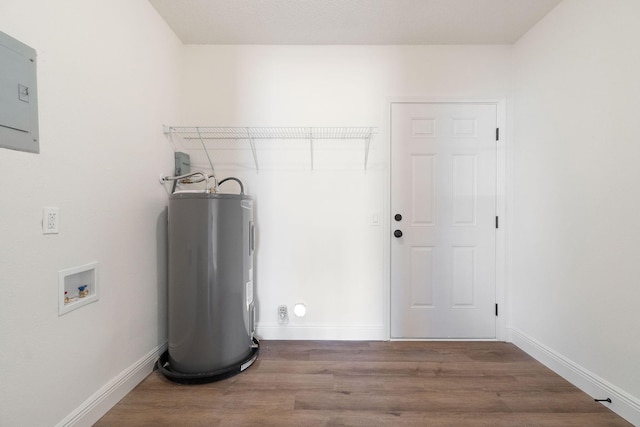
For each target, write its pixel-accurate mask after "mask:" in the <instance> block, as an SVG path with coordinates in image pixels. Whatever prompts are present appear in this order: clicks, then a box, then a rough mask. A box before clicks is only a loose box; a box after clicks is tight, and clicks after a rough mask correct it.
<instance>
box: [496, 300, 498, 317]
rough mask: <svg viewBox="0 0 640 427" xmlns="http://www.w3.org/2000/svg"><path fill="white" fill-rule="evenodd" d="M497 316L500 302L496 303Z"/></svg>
mask: <svg viewBox="0 0 640 427" xmlns="http://www.w3.org/2000/svg"><path fill="white" fill-rule="evenodd" d="M496 316H498V303H496Z"/></svg>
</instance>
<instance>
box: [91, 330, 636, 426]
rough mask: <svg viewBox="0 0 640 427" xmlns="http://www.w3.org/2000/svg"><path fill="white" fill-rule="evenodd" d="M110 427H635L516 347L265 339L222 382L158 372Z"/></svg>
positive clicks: (108, 419) (114, 414)
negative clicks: (177, 379)
mask: <svg viewBox="0 0 640 427" xmlns="http://www.w3.org/2000/svg"><path fill="white" fill-rule="evenodd" d="M95 425H96V426H98V427H105V426H136V427H137V426H403V425H411V426H432V427H442V426H451V427H453V426H456V427H457V426H470V427H478V426H491V427H501V426H545V427H547V426H562V427H572V426H576V427H578V426H579V427H585V426H627V427H628V426H631V424H629V423H627V422H626V421H624V420H623V419H622V418H620V417H619V416H618V415H616V414H615V413H613V412H612V411H610V410H609V409H607V408H606V407H604V406H603V405H601V404H599V403H596V402H594V401H593V399H592V398H590V397H589V396H588V395H586V394H585V393H583V392H581V391H580V390H578V389H577V388H576V387H574V386H572V385H571V384H569V383H568V382H567V381H565V380H564V379H562V378H561V377H559V376H558V375H556V374H554V373H553V372H552V371H550V370H549V369H547V368H546V367H544V366H543V365H541V364H540V363H538V362H537V361H535V360H534V359H532V358H531V357H529V356H528V355H527V354H526V353H524V352H522V351H521V350H520V349H518V348H517V347H515V346H514V345H512V344H508V343H501V342H346V341H263V342H261V345H260V356H259V358H258V361H257V362H256V363H255V364H254V365H253V366H252V367H250V368H249V369H248V370H246V371H244V372H242V373H241V374H239V375H236V376H234V377H231V378H228V379H226V380H223V381H219V382H215V383H210V384H203V385H180V384H175V383H172V382H170V381H168V380H166V379H165V378H164V377H163V376H162V375H161V374H160V373H159V372H157V371H155V372H153V373H152V374H151V375H149V376H148V377H147V378H146V379H145V380H144V381H143V382H142V383H140V384H139V385H138V386H137V387H136V388H135V389H134V390H133V391H132V392H131V393H129V394H128V395H127V396H126V397H125V398H124V399H122V400H121V401H120V402H119V403H118V404H117V405H116V406H115V407H114V408H112V409H111V410H110V411H109V412H108V413H107V414H105V416H104V417H102V418H101V419H100V420H99V421H98V422H97V423H96V424H95Z"/></svg>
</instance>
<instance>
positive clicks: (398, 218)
mask: <svg viewBox="0 0 640 427" xmlns="http://www.w3.org/2000/svg"><path fill="white" fill-rule="evenodd" d="M393 219H395V220H396V221H402V215H400V214H396V215H395V216H394V217H393Z"/></svg>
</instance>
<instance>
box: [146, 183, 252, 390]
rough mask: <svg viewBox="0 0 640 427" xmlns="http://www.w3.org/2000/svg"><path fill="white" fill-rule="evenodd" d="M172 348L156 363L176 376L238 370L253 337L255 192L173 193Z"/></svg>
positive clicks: (192, 378)
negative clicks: (253, 196)
mask: <svg viewBox="0 0 640 427" xmlns="http://www.w3.org/2000/svg"><path fill="white" fill-rule="evenodd" d="M168 217H169V235H168V238H169V283H168V287H169V293H168V299H169V300H168V306H169V311H168V318H169V348H168V351H167V353H168V356H167V355H166V354H165V355H164V356H163V358H161V361H160V362H159V363H158V367H159V368H160V369H161V370H162V372H163V374H165V376H167V377H168V378H169V379H172V380H175V381H178V382H186V383H189V382H208V381H215V380H217V379H221V378H225V377H228V376H230V375H233V374H235V373H238V372H240V371H242V370H244V369H246V368H247V367H248V366H250V365H251V363H253V361H254V360H255V358H256V357H257V347H258V345H257V341H256V340H255V339H254V337H253V335H254V324H255V319H254V317H255V315H254V313H255V308H254V307H255V305H254V301H253V295H254V283H253V252H254V249H255V247H254V246H255V243H254V242H255V238H254V236H255V232H254V224H253V200H252V199H251V198H250V197H248V196H245V195H236V194H220V193H204V192H178V193H174V194H172V195H171V196H170V198H169V212H168Z"/></svg>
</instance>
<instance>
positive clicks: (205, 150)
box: [196, 128, 216, 175]
mask: <svg viewBox="0 0 640 427" xmlns="http://www.w3.org/2000/svg"><path fill="white" fill-rule="evenodd" d="M196 131H197V132H198V138H200V144H202V149H203V150H204V153H205V154H206V155H207V159H208V160H209V165H210V166H211V173H213V174H214V175H215V174H216V170H215V168H214V167H213V162H212V161H211V157H209V150H207V146H206V145H204V139H203V138H202V134H201V133H200V128H196Z"/></svg>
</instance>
